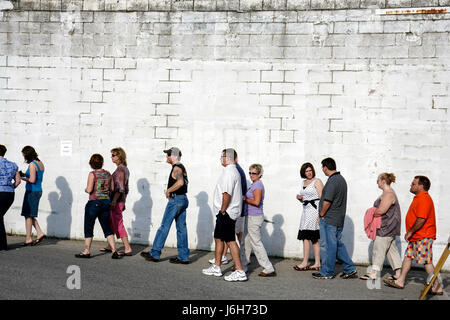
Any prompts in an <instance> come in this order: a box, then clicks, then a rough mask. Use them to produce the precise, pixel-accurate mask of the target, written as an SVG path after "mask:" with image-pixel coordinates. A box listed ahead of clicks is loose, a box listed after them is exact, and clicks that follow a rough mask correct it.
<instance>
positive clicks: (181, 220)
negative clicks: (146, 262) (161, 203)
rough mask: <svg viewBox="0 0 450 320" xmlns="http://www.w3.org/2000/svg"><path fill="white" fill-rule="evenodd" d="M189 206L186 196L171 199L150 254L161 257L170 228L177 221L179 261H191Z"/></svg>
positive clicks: (157, 257)
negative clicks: (188, 225)
mask: <svg viewBox="0 0 450 320" xmlns="http://www.w3.org/2000/svg"><path fill="white" fill-rule="evenodd" d="M188 206H189V201H188V198H187V197H186V195H177V196H175V197H174V198H170V199H169V203H167V206H166V210H165V211H164V216H163V220H162V222H161V226H160V227H159V229H158V231H157V232H156V236H155V240H154V241H153V246H152V249H151V250H150V254H151V255H152V256H153V257H154V258H156V259H159V258H160V257H161V250H162V248H164V244H165V242H166V239H167V235H168V234H169V230H170V226H171V225H172V222H173V220H174V219H175V222H176V227H177V248H178V259H180V260H183V261H188V260H189V248H188V235H187V228H186V209H187V207H188Z"/></svg>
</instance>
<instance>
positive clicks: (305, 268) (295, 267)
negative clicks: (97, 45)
mask: <svg viewBox="0 0 450 320" xmlns="http://www.w3.org/2000/svg"><path fill="white" fill-rule="evenodd" d="M293 268H294V270H296V271H308V270H309V267H308V266H306V267H299V266H297V265H295V266H293Z"/></svg>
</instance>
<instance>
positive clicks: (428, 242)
mask: <svg viewBox="0 0 450 320" xmlns="http://www.w3.org/2000/svg"><path fill="white" fill-rule="evenodd" d="M432 247H433V239H429V238H424V239H422V240H419V241H411V242H409V243H408V247H407V248H406V251H405V256H406V257H407V258H410V259H413V260H414V262H415V263H417V264H429V263H432V262H433V250H432Z"/></svg>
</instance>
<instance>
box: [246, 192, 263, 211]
mask: <svg viewBox="0 0 450 320" xmlns="http://www.w3.org/2000/svg"><path fill="white" fill-rule="evenodd" d="M253 198H254V199H253V200H252V199H249V198H245V201H246V202H247V203H248V204H251V205H253V206H256V207H257V206H259V204H260V203H261V199H262V190H261V189H255V190H254V191H253Z"/></svg>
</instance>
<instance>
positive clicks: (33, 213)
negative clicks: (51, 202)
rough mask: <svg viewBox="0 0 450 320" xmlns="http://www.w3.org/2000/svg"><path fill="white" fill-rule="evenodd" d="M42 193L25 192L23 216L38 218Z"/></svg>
mask: <svg viewBox="0 0 450 320" xmlns="http://www.w3.org/2000/svg"><path fill="white" fill-rule="evenodd" d="M41 197H42V191H25V196H24V197H23V205H22V216H24V217H26V218H37V216H38V209H39V200H41Z"/></svg>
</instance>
